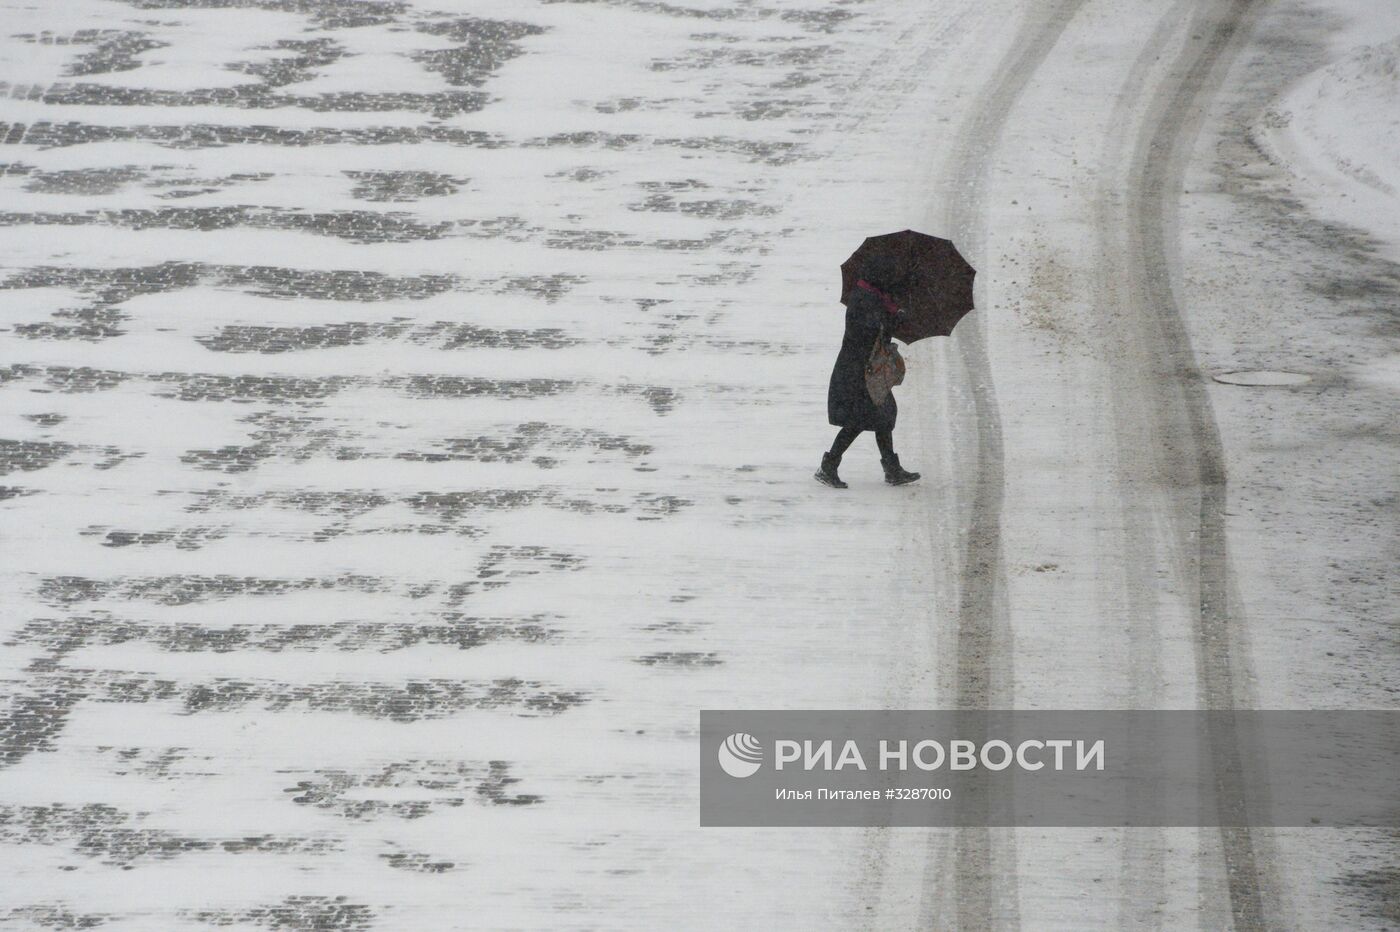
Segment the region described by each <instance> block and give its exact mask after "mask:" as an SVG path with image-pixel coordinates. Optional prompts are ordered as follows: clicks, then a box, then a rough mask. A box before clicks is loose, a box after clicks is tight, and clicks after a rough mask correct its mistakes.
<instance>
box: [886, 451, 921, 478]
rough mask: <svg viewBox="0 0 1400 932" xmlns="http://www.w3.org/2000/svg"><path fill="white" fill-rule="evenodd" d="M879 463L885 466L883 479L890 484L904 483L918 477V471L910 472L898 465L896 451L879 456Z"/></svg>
mask: <svg viewBox="0 0 1400 932" xmlns="http://www.w3.org/2000/svg"><path fill="white" fill-rule="evenodd" d="M880 465H881V466H883V467H885V481H886V482H888V483H889V484H890V485H906V484H907V483H910V482H913V481H914V480H915V479H918V478H919V474H918V473H916V472H910V471H909V470H907V469H905V468H904V467H903V466H901V465H899V454H898V453H891V454H890V455H889V456H882V457H880Z"/></svg>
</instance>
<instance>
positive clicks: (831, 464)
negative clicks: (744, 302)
mask: <svg viewBox="0 0 1400 932" xmlns="http://www.w3.org/2000/svg"><path fill="white" fill-rule="evenodd" d="M861 271H862V277H861V278H860V279H859V280H858V281H857V282H856V287H855V288H854V289H852V290H851V293H850V296H849V298H848V301H847V305H846V333H845V336H844V337H843V338H842V340H841V351H840V352H839V353H838V354H837V355H836V365H835V366H834V367H833V368H832V370H831V383H830V385H829V386H828V388H827V395H826V416H827V420H828V421H830V422H831V424H832V426H834V427H839V428H841V429H840V430H839V431H838V432H837V434H836V439H835V440H834V441H833V442H832V444H831V449H830V450H829V451H828V452H826V453H823V454H822V464H821V468H820V469H818V470H817V473H816V478H817V480H818V481H819V482H822V483H824V484H825V485H829V486H831V487H832V488H834V489H844V488H846V483H845V482H842V481H841V477H840V476H839V475H838V474H837V471H836V470H837V467H839V466H840V465H841V457H842V455H843V454H844V453H845V452H846V450H847V449H848V448H849V447H850V446H851V444H852V443H854V442H855V439H856V437H858V436H860V434H861V432H862V431H867V430H868V431H873V432H874V433H875V443H876V444H877V445H878V446H879V448H880V465H881V466H883V467H884V470H885V481H886V482H888V483H889V484H890V485H905V484H906V483H910V482H913V481H915V480H916V479H918V478H919V473H916V472H909V471H908V470H906V469H905V468H904V467H903V466H901V465H900V464H899V456H898V455H897V454H896V453H895V452H894V425H895V419H896V417H897V416H898V414H899V409H898V407H897V406H896V404H895V400H894V393H893V392H890V393H888V394H886V395H885V397H884V399H883V400H882V401H880V402H879V403H878V404H877V403H876V402H875V401H874V399H872V398H871V397H870V391H869V390H868V389H867V388H866V382H865V366H866V361H867V360H868V359H869V358H870V354H871V351H872V350H873V349H874V348H875V345H876V341H879V344H880V345H881V346H884V345H885V344H886V343H888V342H889V341H890V334H891V333H892V332H893V331H894V329H895V327H897V326H898V325H899V324H900V323H901V322H902V321H903V319H904V318H903V314H904V312H903V311H902V310H900V308H899V304H898V302H897V301H896V300H895V299H894V297H892V295H893V294H895V293H897V292H898V291H899V289H900V286H901V284H902V282H901V281H900V274H899V268H898V266H897V264H896V263H895V262H894V261H893V260H892V259H889V258H888V257H886V256H872V257H871V259H870V261H869V262H868V263H867V264H866V265H865V266H864V267H863V268H862V270H861Z"/></svg>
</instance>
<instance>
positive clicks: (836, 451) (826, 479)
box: [817, 427, 860, 489]
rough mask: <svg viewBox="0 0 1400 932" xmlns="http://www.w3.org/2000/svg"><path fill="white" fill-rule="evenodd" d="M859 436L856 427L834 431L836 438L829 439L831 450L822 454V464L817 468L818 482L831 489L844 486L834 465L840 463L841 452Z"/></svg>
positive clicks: (858, 430)
mask: <svg viewBox="0 0 1400 932" xmlns="http://www.w3.org/2000/svg"><path fill="white" fill-rule="evenodd" d="M859 436H860V429H859V428H856V427H843V428H841V429H840V430H839V431H837V432H836V439H835V440H833V441H831V450H830V451H829V452H827V453H823V454H822V466H821V469H818V470H817V481H818V482H820V483H822V484H824V485H829V486H831V487H832V488H833V489H844V488H845V487H846V483H844V482H842V481H841V477H840V476H838V475H837V474H836V467H838V466H840V465H841V454H843V453H845V452H846V450H847V449H849V448H850V446H851V444H852V443H854V442H855V439H856V438H857V437H859Z"/></svg>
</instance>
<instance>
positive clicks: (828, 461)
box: [817, 453, 846, 489]
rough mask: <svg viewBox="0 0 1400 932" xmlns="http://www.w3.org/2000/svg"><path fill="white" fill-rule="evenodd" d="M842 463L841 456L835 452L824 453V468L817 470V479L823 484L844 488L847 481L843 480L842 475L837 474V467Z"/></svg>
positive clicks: (834, 487)
mask: <svg viewBox="0 0 1400 932" xmlns="http://www.w3.org/2000/svg"><path fill="white" fill-rule="evenodd" d="M840 465H841V457H839V456H837V455H836V454H835V453H823V454H822V468H821V469H818V470H817V481H818V482H820V483H822V484H823V485H829V486H831V487H832V488H833V489H844V488H845V487H846V483H844V482H842V481H841V477H840V476H838V475H836V467H837V466H840Z"/></svg>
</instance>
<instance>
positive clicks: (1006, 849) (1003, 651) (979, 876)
mask: <svg viewBox="0 0 1400 932" xmlns="http://www.w3.org/2000/svg"><path fill="white" fill-rule="evenodd" d="M1082 5H1083V0H1063V2H1060V3H1057V4H1055V5H1054V6H1050V7H1048V8H1045V9H1044V10H1043V11H1042V12H1040V14H1039V16H1038V17H1037V18H1036V19H1034V20H1032V21H1031V22H1029V23H1028V24H1026V25H1025V26H1023V27H1022V29H1021V33H1020V35H1019V36H1018V37H1017V39H1016V42H1015V43H1014V44H1013V46H1012V47H1011V49H1010V50H1009V51H1008V52H1007V54H1006V55H1005V56H1004V58H1003V59H1002V62H1001V63H1000V64H999V65H998V67H997V69H996V74H997V76H998V77H997V78H996V80H995V81H994V82H993V83H992V84H991V86H990V87H989V88H988V89H987V90H986V91H984V92H983V94H982V95H980V97H979V99H978V100H976V101H975V102H974V103H973V104H972V105H971V107H970V108H969V113H970V114H971V117H970V119H969V120H968V122H967V123H966V125H964V126H963V127H962V129H961V130H960V132H959V134H958V136H957V141H956V143H955V146H954V149H953V154H952V156H951V161H950V162H949V165H950V169H949V171H948V172H947V173H946V177H948V178H949V179H950V184H949V186H948V190H951V191H952V192H953V196H952V197H951V199H950V200H949V201H948V202H947V204H946V207H945V209H944V210H943V212H942V214H941V216H938V215H935V216H934V217H933V218H932V219H933V220H934V221H935V222H934V223H932V224H931V225H932V226H933V228H934V229H942V230H946V231H947V232H948V235H950V236H952V237H953V238H954V239H955V240H956V241H957V243H958V244H959V246H960V248H962V249H963V251H964V252H967V253H970V254H971V255H972V256H973V257H974V264H978V263H977V260H979V259H981V257H982V256H983V255H984V254H985V250H984V248H983V246H984V243H985V238H986V230H985V228H984V222H983V199H984V198H983V196H984V192H985V188H986V184H987V177H988V169H989V165H990V161H991V157H992V154H993V153H994V152H995V151H996V148H997V146H998V144H999V143H1000V140H1001V135H1002V132H1003V130H1004V129H1005V126H1006V123H1007V121H1008V119H1009V117H1010V114H1011V111H1012V108H1013V107H1014V106H1015V103H1016V101H1017V99H1018V98H1019V97H1020V95H1021V94H1022V92H1023V91H1024V90H1025V89H1026V87H1027V86H1028V85H1029V84H1030V81H1031V78H1032V77H1033V76H1034V74H1035V71H1036V69H1038V68H1039V67H1040V65H1041V64H1042V63H1043V62H1044V61H1045V59H1046V57H1047V56H1048V55H1049V53H1050V50H1051V49H1052V48H1054V46H1055V44H1056V42H1057V41H1058V40H1059V38H1060V36H1061V35H1062V34H1063V32H1064V30H1065V27H1066V26H1067V25H1068V24H1069V22H1070V21H1071V20H1072V19H1073V18H1074V15H1075V14H1076V13H1077V12H1078V10H1079V8H1080V7H1081V6H1082ZM985 328H986V321H985V317H984V316H982V315H977V314H974V315H972V317H970V318H969V319H968V321H967V322H965V323H964V325H963V326H962V327H961V328H959V330H958V331H957V334H956V336H955V338H954V343H955V345H956V347H957V352H958V357H959V359H960V361H961V363H962V366H963V368H964V373H963V378H964V380H965V383H966V384H967V385H968V386H970V395H971V404H970V406H969V405H968V404H967V403H965V402H964V403H963V404H956V403H955V404H954V408H955V410H956V417H957V418H958V419H959V421H960V426H959V427H957V428H955V429H956V430H957V432H958V433H959V434H962V435H964V436H968V435H970V436H972V437H974V438H975V440H974V446H975V451H976V452H975V456H973V457H971V458H970V464H969V466H970V471H969V472H968V474H970V475H974V476H976V482H975V486H974V488H973V490H972V498H971V500H970V502H969V503H968V504H967V511H968V516H967V519H966V521H967V523H966V527H967V538H966V541H965V543H964V548H963V556H962V568H961V571H960V573H959V583H960V594H959V598H958V609H957V612H958V614H957V623H958V628H957V674H956V679H955V682H956V687H955V691H956V699H955V702H956V707H957V708H959V709H987V708H991V707H994V706H1000V707H1003V708H1009V707H1010V706H1011V704H1012V702H1011V699H1012V695H1011V683H1012V682H1013V677H1012V673H1011V669H1010V664H1011V657H1012V654H1011V651H1010V649H1009V644H1008V642H1009V638H1010V624H1009V621H1008V616H1007V606H1006V601H1005V579H1004V574H1005V568H1004V566H1003V565H1002V551H1001V509H1002V501H1003V497H1004V492H1005V489H1004V475H1003V453H1002V425H1001V414H1000V409H999V407H998V403H997V397H996V388H995V385H994V383H993V380H992V372H991V365H990V362H989V360H988V357H987V346H986V330H985ZM955 402H956V399H955ZM992 803H993V801H992V800H991V799H990V798H988V797H986V796H982V797H978V798H972V799H965V800H963V801H962V803H961V805H962V807H963V810H964V813H965V815H964V816H963V818H965V819H967V821H969V822H976V821H979V819H978V818H977V817H976V816H977V814H979V813H980V814H982V815H985V814H986V813H987V812H989V811H990V809H991V806H992ZM1014 838H1015V836H1014V834H1013V833H1012V832H1011V831H1009V830H1008V831H1006V832H1004V833H999V835H998V837H996V838H994V837H993V834H992V831H991V829H990V828H986V827H977V828H962V829H959V830H958V831H957V838H956V841H955V844H954V867H953V874H954V883H955V888H956V910H957V927H958V928H959V929H987V928H992V927H993V926H994V925H995V926H996V927H997V928H1015V927H1019V925H1020V917H1019V909H1018V906H1017V893H1016V881H1015V864H1016V854H1015V848H1014ZM929 870H930V874H929V875H928V876H926V878H925V884H924V900H923V903H922V905H921V910H920V914H921V924H922V925H923V926H925V927H933V926H934V925H935V924H936V923H935V920H936V915H935V907H936V900H935V887H936V881H937V875H936V873H934V872H935V870H936V865H935V864H934V863H933V862H930V866H929Z"/></svg>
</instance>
